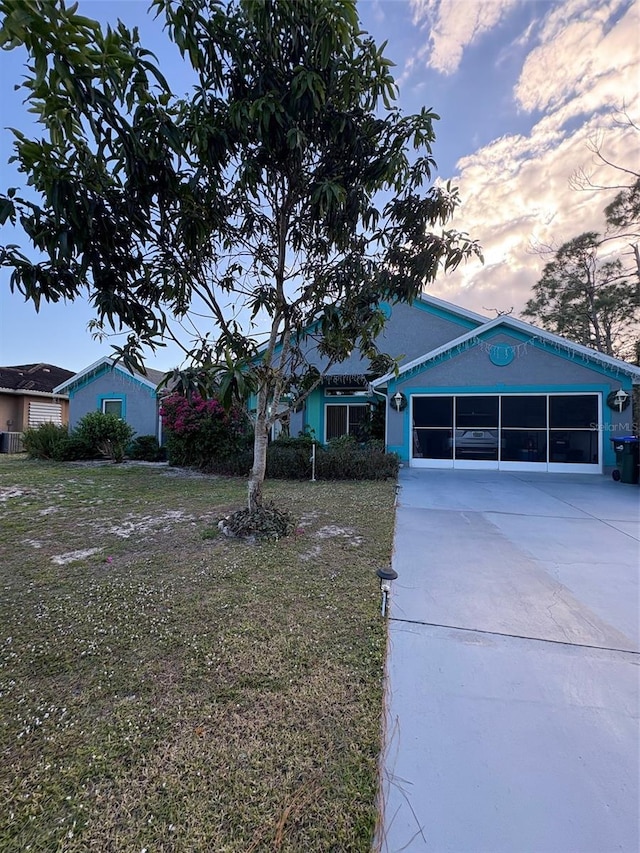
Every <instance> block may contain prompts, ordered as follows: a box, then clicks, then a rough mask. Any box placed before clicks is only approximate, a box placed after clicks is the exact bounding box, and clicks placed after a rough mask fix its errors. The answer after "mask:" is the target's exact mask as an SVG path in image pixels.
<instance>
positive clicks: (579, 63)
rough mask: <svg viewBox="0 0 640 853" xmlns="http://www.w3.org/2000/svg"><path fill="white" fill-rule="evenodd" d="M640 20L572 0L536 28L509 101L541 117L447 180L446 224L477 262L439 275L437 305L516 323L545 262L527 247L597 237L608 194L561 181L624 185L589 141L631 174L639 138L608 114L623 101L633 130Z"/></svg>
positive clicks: (636, 13) (613, 7)
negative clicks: (467, 237) (452, 208)
mask: <svg viewBox="0 0 640 853" xmlns="http://www.w3.org/2000/svg"><path fill="white" fill-rule="evenodd" d="M587 5H590V6H591V12H592V15H591V18H590V20H587V17H588V16H586V14H585V13H584V9H585V8H586V6H587ZM639 17H640V9H639V8H638V6H634V7H628V4H626V3H620V2H610V3H608V4H606V8H605V7H604V6H602V7H598V9H595V8H594V7H593V4H589V3H586V2H581V0H580V2H579V0H569V2H567V3H565V4H563V6H562V7H561V8H560V9H557V8H554V10H553V11H552V12H551V13H550V14H549V15H548V17H547V19H546V20H545V21H544V22H542V26H541V30H540V32H541V33H542V34H543V37H544V39H545V41H544V42H542V41H541V42H540V43H539V45H538V46H537V47H536V48H535V49H534V50H533V52H532V53H531V54H530V56H529V57H528V59H527V61H526V62H525V64H524V67H523V71H522V74H521V76H520V79H519V80H518V83H517V86H516V89H515V94H516V97H517V98H518V100H519V103H520V105H521V107H523V108H527V109H531V110H545V111H546V113H544V114H543V115H542V116H541V117H540V118H539V119H538V120H537V121H535V123H534V124H533V125H532V127H531V129H530V131H529V132H528V133H521V134H508V135H505V136H502V137H500V138H499V139H496V140H493V141H492V142H491V143H490V144H489V145H486V146H485V147H483V148H481V149H479V150H478V151H476V152H475V153H473V154H472V155H469V156H467V157H464V158H461V159H460V160H459V161H458V163H457V168H458V176H457V177H456V178H454V179H453V180H454V183H457V185H458V186H459V189H460V194H461V197H462V199H463V204H462V206H461V208H460V211H459V213H458V215H457V217H456V222H455V225H456V226H457V227H458V228H461V229H463V230H466V231H468V232H469V233H470V234H471V235H472V236H473V237H475V238H477V239H478V240H479V241H480V242H481V244H482V246H483V249H484V255H485V264H484V266H482V265H480V264H479V262H470V263H469V264H468V265H466V266H464V267H462V268H461V269H459V270H458V271H456V272H455V273H454V274H453V275H452V276H448V277H442V278H441V279H440V280H439V281H438V283H437V284H436V285H435V286H434V287H433V289H432V291H431V292H433V293H434V295H437V296H441V297H442V298H444V299H450V300H451V301H453V302H458V303H460V304H463V305H465V306H466V307H469V308H471V309H474V310H476V311H482V310H483V308H485V309H486V308H498V309H500V310H508V309H509V308H510V307H512V306H513V307H514V308H515V311H516V313H518V311H520V310H521V309H522V307H523V306H524V304H525V302H526V301H527V299H528V298H529V296H530V292H531V288H532V287H533V285H534V284H535V283H536V281H537V280H538V279H539V277H540V274H541V272H542V268H543V266H544V264H545V263H546V262H547V261H548V260H549V259H550V258H549V256H548V255H546V256H544V255H540V254H539V253H536V251H535V249H536V247H538V248H540V247H542V246H555V247H558V246H559V245H561V244H562V243H564V242H566V241H567V240H570V239H571V238H573V237H576V236H578V235H579V234H581V233H583V232H584V231H589V230H594V231H599V232H600V233H602V232H603V231H604V226H605V223H604V214H603V209H604V207H605V206H606V204H607V203H608V202H609V201H610V200H611V198H612V197H613V194H614V192H615V190H612V191H611V193H610V194H607V193H606V192H598V191H596V190H593V189H589V188H587V189H585V190H583V191H576V190H575V189H572V188H571V186H570V179H571V177H572V175H574V174H575V172H576V170H578V169H579V168H583V169H584V171H585V172H587V174H590V175H591V176H592V179H593V182H594V183H596V184H601V185H604V186H611V187H614V186H615V185H616V184H620V183H623V184H628V183H630V180H631V178H630V177H629V176H625V175H623V174H621V173H620V172H617V171H615V170H613V169H611V168H609V167H606V166H605V165H603V164H602V162H601V161H599V160H598V158H597V157H594V155H593V153H592V151H591V149H590V145H591V146H592V143H593V142H594V140H597V142H598V144H600V145H601V146H602V152H603V154H604V155H605V156H606V157H607V159H608V160H609V161H610V162H613V163H615V164H618V165H619V166H623V167H628V168H631V169H635V170H636V171H637V167H638V143H639V140H640V134H639V133H638V131H637V130H634V129H633V128H631V127H628V126H627V127H625V126H621V125H620V124H619V123H617V122H616V116H615V114H614V112H613V111H614V109H615V108H616V107H621V106H622V105H623V103H626V105H627V107H628V109H629V113H630V115H631V117H632V118H633V119H635V121H636V122H637V121H639V120H640V116H639V115H638V111H639V110H640V98H639V97H638V92H637V81H638V79H640V56H638V50H637V44H638V36H637V33H638V32H640V20H639ZM578 35H579V37H578ZM634 46H635V48H634Z"/></svg>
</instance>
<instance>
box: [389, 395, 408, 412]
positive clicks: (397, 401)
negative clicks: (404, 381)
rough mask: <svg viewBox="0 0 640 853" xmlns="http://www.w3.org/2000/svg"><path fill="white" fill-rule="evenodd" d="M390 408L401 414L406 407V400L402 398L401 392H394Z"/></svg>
mask: <svg viewBox="0 0 640 853" xmlns="http://www.w3.org/2000/svg"><path fill="white" fill-rule="evenodd" d="M391 406H392V407H393V408H394V409H395V410H396V412H402V411H403V410H404V409H406V407H407V398H406V397H405V396H404V394H403V393H402V391H396V393H395V394H394V395H393V397H392V398H391Z"/></svg>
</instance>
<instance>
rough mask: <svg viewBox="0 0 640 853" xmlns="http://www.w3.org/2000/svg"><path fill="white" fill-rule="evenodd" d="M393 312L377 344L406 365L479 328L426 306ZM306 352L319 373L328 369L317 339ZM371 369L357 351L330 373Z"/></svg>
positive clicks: (402, 307) (398, 307) (396, 307)
mask: <svg viewBox="0 0 640 853" xmlns="http://www.w3.org/2000/svg"><path fill="white" fill-rule="evenodd" d="M389 310H390V311H391V315H390V316H389V318H388V320H387V322H386V324H385V327H384V329H383V331H382V332H381V333H380V335H379V336H378V338H377V339H376V343H377V346H378V349H379V351H380V352H384V353H388V354H389V355H391V356H392V357H393V358H398V357H400V356H402V359H401V363H403V364H404V363H406V362H408V361H412V360H413V359H415V358H419V357H420V356H421V355H423V354H424V353H425V352H429V351H430V350H432V349H435V348H436V347H439V346H442V345H443V344H445V343H447V341H450V340H452V339H454V338H458V337H460V335H464V334H465V333H466V332H468V331H469V330H470V329H473V328H475V327H476V326H477V325H478V324H477V323H474V322H472V321H471V320H468V319H466V318H462V317H458V318H457V319H452V318H451V317H447V316H446V315H445V312H443V311H441V310H438V309H435V308H433V307H431V306H427V305H425V304H423V303H415V304H414V305H412V306H411V305H394V306H393V307H392V308H390V309H389ZM303 349H304V350H305V351H306V357H307V358H308V360H309V362H310V364H312V365H314V366H315V367H317V368H318V369H319V370H324V369H325V367H326V364H327V360H326V359H325V358H322V357H321V356H319V355H318V353H317V351H316V343H315V341H314V340H313V339H311V338H309V339H307V341H306V342H305V343H304V344H303ZM368 370H369V361H368V360H367V359H362V358H360V354H359V353H358V352H357V351H355V352H354V353H353V355H352V356H351V357H350V358H348V359H346V360H345V361H343V362H341V363H340V364H338V365H335V366H334V367H332V368H331V370H330V371H329V372H330V373H331V374H340V375H346V376H349V375H354V376H357V375H361V374H363V373H366V372H368Z"/></svg>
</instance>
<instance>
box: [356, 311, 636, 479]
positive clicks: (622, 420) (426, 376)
mask: <svg viewBox="0 0 640 853" xmlns="http://www.w3.org/2000/svg"><path fill="white" fill-rule="evenodd" d="M432 302H433V300H432ZM430 309H431V311H432V312H434V313H432V314H431V324H430V323H429V322H428V321H424V322H423V324H422V326H421V327H420V334H421V335H422V338H423V340H424V342H425V343H427V342H428V341H434V340H435V332H434V330H435V331H437V332H438V334H442V335H443V336H444V335H445V333H446V331H447V330H446V328H445V327H444V326H443V325H442V323H443V322H444V319H445V317H446V318H447V319H448V320H449V321H450V322H451V332H453V329H454V324H453V320H454V318H455V314H456V311H455V309H454V308H453V307H451V306H445V305H443V304H439V305H436V304H435V303H434V304H431V305H430ZM437 312H439V313H437ZM458 314H459V312H458ZM436 319H437V320H438V322H439V323H440V324H441V325H437V324H436ZM459 319H460V317H459ZM464 319H466V320H468V321H469V322H471V321H472V320H474V318H473V317H470V316H467V317H465V318H464ZM403 320H404V323H405V328H406V330H407V331H406V339H407V341H414V339H415V338H416V337H417V336H415V335H414V334H413V332H412V329H413V325H414V324H413V318H412V317H406V316H405V317H403ZM415 325H416V328H417V321H416V323H415ZM431 333H433V334H431ZM638 384H640V367H639V366H638V365H634V364H629V363H628V362H625V361H621V360H620V359H616V358H613V357H611V356H608V355H606V354H604V353H600V352H596V351H595V350H593V349H590V348H589V347H585V346H582V345H580V344H577V343H574V342H572V341H568V340H565V339H564V338H560V337H558V336H557V335H553V334H551V333H550V332H547V331H545V330H544V329H539V328H537V327H535V326H531V325H529V324H527V323H523V322H522V321H521V320H518V319H516V318H515V317H511V316H500V317H496V318H494V319H493V320H489V321H487V322H485V323H477V324H476V325H474V327H473V328H471V329H467V330H466V331H464V332H463V333H462V334H458V335H457V336H455V335H453V336H452V337H451V338H450V339H449V340H447V341H445V342H443V343H440V344H438V345H436V346H434V347H432V348H431V349H428V350H427V351H425V352H423V354H421V355H419V356H417V357H414V358H412V359H407V360H405V361H401V363H400V364H399V365H398V366H397V368H395V369H393V370H390V371H389V372H388V373H387V374H385V375H384V376H382V377H380V379H377V380H375V381H374V382H372V383H371V387H372V390H373V392H374V393H375V394H376V395H384V396H385V397H386V401H387V406H386V434H385V443H386V446H387V449H388V450H389V451H392V452H394V453H397V454H398V455H399V456H400V459H401V460H402V462H403V464H404V465H405V466H407V467H411V468H432V469H434V468H442V469H447V468H448V469H475V470H483V469H484V470H487V471H513V472H518V471H531V472H533V471H536V472H539V473H550V474H553V473H557V474H562V473H567V474H579V475H582V474H596V475H602V474H607V473H609V472H611V471H612V470H613V469H614V468H615V467H616V458H615V453H614V450H613V445H612V439H614V438H616V437H618V436H624V435H630V434H633V432H634V418H633V411H632V405H633V403H632V401H633V393H634V388H633V386H634V385H638Z"/></svg>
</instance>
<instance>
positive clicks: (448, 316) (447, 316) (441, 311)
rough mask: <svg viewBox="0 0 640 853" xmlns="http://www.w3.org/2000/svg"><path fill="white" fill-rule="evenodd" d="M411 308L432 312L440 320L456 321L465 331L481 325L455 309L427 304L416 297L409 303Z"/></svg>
mask: <svg viewBox="0 0 640 853" xmlns="http://www.w3.org/2000/svg"><path fill="white" fill-rule="evenodd" d="M411 307H412V308H418V310H420V311H426V312H427V314H433V316H434V317H439V318H440V319H441V320H449V322H451V323H456V324H457V325H458V326H462V327H463V328H464V329H467V331H470V330H471V329H477V328H478V327H479V326H481V325H482V323H480V322H479V321H478V320H472V319H470V318H469V317H463V316H461V315H460V314H457V313H456V312H455V311H450V310H447V309H446V308H441V307H440V306H438V305H429V304H428V303H426V302H420V300H418V299H416V301H415V302H413V303H412V304H411Z"/></svg>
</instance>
